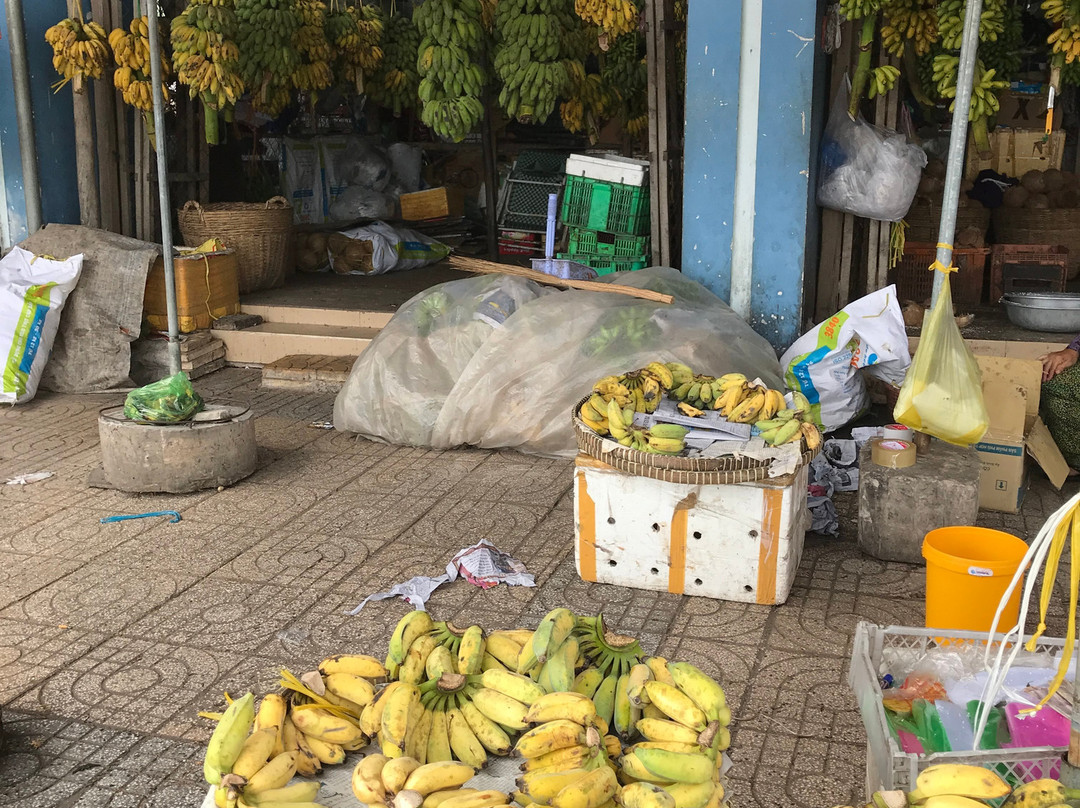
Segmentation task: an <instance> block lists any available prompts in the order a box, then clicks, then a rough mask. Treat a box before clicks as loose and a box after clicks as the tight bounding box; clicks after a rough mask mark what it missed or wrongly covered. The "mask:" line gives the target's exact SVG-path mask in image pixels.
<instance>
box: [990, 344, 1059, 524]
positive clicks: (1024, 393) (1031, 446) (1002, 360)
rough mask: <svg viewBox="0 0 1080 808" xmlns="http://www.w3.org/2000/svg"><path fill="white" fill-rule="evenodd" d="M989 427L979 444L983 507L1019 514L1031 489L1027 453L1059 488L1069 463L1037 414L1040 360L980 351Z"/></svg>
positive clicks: (1040, 372)
mask: <svg viewBox="0 0 1080 808" xmlns="http://www.w3.org/2000/svg"><path fill="white" fill-rule="evenodd" d="M975 359H976V360H978V362H979V369H980V370H981V371H982V384H983V399H984V401H985V402H986V410H987V412H988V414H989V415H990V429H989V430H987V433H986V435H984V436H983V439H982V440H981V441H979V442H978V443H977V444H975V449H976V450H977V451H978V452H979V460H980V462H981V464H982V472H981V473H980V476H979V508H981V509H983V510H988V511H1002V512H1004V513H1017V512H1018V511H1019V510H1020V506H1021V505H1022V504H1023V502H1024V495H1025V494H1026V493H1027V484H1028V466H1027V458H1026V456H1027V455H1031V457H1033V458H1034V459H1035V462H1036V463H1038V464H1039V466H1040V468H1042V470H1043V471H1045V472H1046V476H1047V477H1049V478H1050V481H1051V482H1052V483H1053V484H1054V485H1055V486H1056V487H1057V488H1059V489H1060V488H1061V486H1062V484H1063V483H1064V482H1065V478H1066V477H1067V476H1068V474H1069V464H1068V463H1066V462H1065V458H1064V457H1063V456H1062V454H1061V450H1060V449H1058V447H1057V444H1055V443H1054V439H1053V438H1052V437H1051V436H1050V431H1049V430H1048V429H1047V428H1046V425H1045V424H1044V423H1043V422H1042V419H1041V418H1039V395H1040V392H1041V390H1042V363H1041V362H1039V361H1038V360H1037V359H1010V358H1006V357H1003V356H976V357H975Z"/></svg>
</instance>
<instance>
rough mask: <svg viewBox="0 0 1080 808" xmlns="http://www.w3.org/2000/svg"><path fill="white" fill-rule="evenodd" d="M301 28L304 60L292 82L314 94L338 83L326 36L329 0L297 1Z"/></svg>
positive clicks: (299, 42)
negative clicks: (327, 3)
mask: <svg viewBox="0 0 1080 808" xmlns="http://www.w3.org/2000/svg"><path fill="white" fill-rule="evenodd" d="M296 9H297V12H298V13H299V15H300V29H299V30H298V31H297V32H296V43H295V44H296V51H297V53H298V54H299V56H300V62H299V64H297V65H296V68H295V69H294V70H293V75H292V83H293V86H294V87H296V89H298V90H302V91H304V92H307V93H312V94H313V95H314V94H316V93H318V92H319V91H320V90H325V89H326V88H327V87H329V86H330V85H331V84H333V83H334V74H333V72H332V71H331V70H330V59H331V51H330V42H329V41H328V40H327V38H326V3H323V2H322V0H297V2H296Z"/></svg>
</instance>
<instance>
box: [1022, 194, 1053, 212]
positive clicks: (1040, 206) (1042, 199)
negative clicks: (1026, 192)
mask: <svg viewBox="0 0 1080 808" xmlns="http://www.w3.org/2000/svg"><path fill="white" fill-rule="evenodd" d="M1027 207H1028V209H1029V210H1048V209H1049V208H1050V199H1049V198H1048V197H1047V196H1046V194H1032V195H1031V196H1030V197H1028V201H1027Z"/></svg>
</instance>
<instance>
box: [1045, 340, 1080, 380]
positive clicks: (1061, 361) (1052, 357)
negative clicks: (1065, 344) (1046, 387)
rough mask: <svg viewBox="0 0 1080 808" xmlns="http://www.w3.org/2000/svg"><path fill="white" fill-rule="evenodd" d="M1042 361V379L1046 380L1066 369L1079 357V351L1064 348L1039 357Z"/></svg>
mask: <svg viewBox="0 0 1080 808" xmlns="http://www.w3.org/2000/svg"><path fill="white" fill-rule="evenodd" d="M1041 359H1042V363H1043V381H1044V382H1048V381H1050V380H1051V379H1052V378H1054V377H1055V376H1057V375H1058V374H1059V373H1061V372H1063V371H1066V370H1068V369H1069V368H1071V367H1072V366H1073V365H1075V364H1076V360H1077V359H1080V352H1077V351H1074V350H1073V349H1072V348H1064V349H1062V350H1060V351H1054V352H1053V353H1048V354H1046V355H1045V356H1043V357H1041Z"/></svg>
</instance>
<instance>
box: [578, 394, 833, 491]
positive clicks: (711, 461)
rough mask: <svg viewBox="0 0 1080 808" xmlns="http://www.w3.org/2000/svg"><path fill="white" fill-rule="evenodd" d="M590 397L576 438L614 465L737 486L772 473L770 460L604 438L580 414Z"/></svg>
mask: <svg viewBox="0 0 1080 808" xmlns="http://www.w3.org/2000/svg"><path fill="white" fill-rule="evenodd" d="M588 398H589V397H588V396H586V397H585V398H583V399H581V401H579V402H578V403H577V406H575V407H574V413H573V423H574V437H575V438H576V439H577V445H578V448H579V449H580V450H581V451H583V452H584V453H585V454H587V455H589V456H590V457H594V458H596V459H597V460H600V461H602V462H604V463H607V464H608V465H609V466H611V467H612V468H616V469H618V470H619V471H622V472H625V473H627V474H636V475H638V476H639V477H649V478H651V479H653V480H661V481H663V482H666V483H681V484H683V485H736V484H738V483H755V482H758V481H760V480H764V479H767V478H768V476H769V466H770V465H771V464H770V463H769V462H767V461H762V460H753V459H751V458H749V457H733V456H728V457H709V458H704V457H672V456H670V455H659V454H650V453H648V452H642V451H639V450H637V449H631V448H630V447H629V446H622V445H620V444H618V443H616V442H615V441H612V440H609V439H607V438H602V437H600V436H599V435H597V434H596V433H595V432H593V431H592V430H591V429H589V427H587V426H586V425H585V422H584V421H582V420H581V418H580V416H579V415H578V412H579V411H580V410H581V405H582V404H584V403H585V402H586V401H587V400H588ZM816 454H817V452H816V451H807V452H803V456H802V462H801V465H806V464H807V463H809V462H810V461H811V460H813V459H814V455H816ZM778 479H781V478H778Z"/></svg>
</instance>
